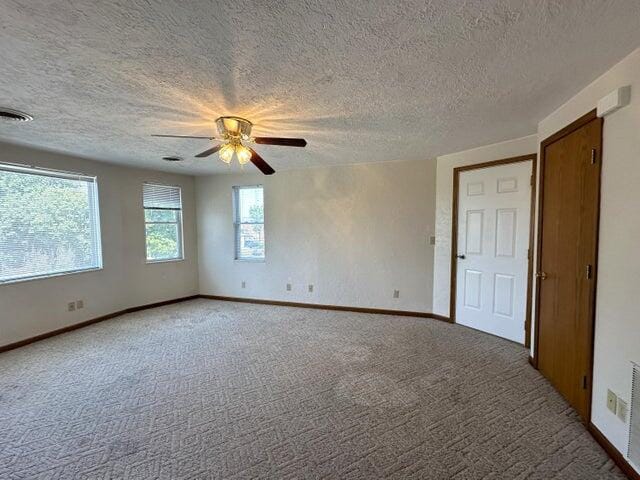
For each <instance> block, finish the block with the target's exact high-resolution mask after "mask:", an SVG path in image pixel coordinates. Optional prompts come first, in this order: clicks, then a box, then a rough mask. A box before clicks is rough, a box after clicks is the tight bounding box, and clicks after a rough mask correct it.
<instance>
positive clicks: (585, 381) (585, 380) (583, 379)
mask: <svg viewBox="0 0 640 480" xmlns="http://www.w3.org/2000/svg"><path fill="white" fill-rule="evenodd" d="M582 388H583V389H584V390H586V389H587V376H586V375H584V376H583V377H582Z"/></svg>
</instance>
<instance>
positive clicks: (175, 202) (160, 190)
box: [142, 183, 182, 210]
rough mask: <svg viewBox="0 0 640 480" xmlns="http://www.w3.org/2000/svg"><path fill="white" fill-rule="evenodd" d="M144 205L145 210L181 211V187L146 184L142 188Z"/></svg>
mask: <svg viewBox="0 0 640 480" xmlns="http://www.w3.org/2000/svg"><path fill="white" fill-rule="evenodd" d="M142 203H143V205H144V208H153V209H156V210H180V209H182V201H181V198H180V187H173V186H170V185H154V184H151V183H145V184H144V185H143V187H142Z"/></svg>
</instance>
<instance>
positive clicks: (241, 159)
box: [236, 144, 251, 165]
mask: <svg viewBox="0 0 640 480" xmlns="http://www.w3.org/2000/svg"><path fill="white" fill-rule="evenodd" d="M236 156H237V157H238V163H239V164H240V165H245V164H247V163H249V161H250V160H251V150H249V149H248V148H247V147H245V146H244V145H241V144H238V145H237V146H236Z"/></svg>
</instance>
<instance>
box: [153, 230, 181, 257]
mask: <svg viewBox="0 0 640 480" xmlns="http://www.w3.org/2000/svg"><path fill="white" fill-rule="evenodd" d="M146 234H147V260H173V259H176V258H180V257H181V252H180V230H179V225H178V224H177V223H148V224H147V225H146Z"/></svg>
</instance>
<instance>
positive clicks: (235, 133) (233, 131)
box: [152, 116, 307, 175]
mask: <svg viewBox="0 0 640 480" xmlns="http://www.w3.org/2000/svg"><path fill="white" fill-rule="evenodd" d="M216 126H217V127H218V133H219V134H220V138H216V137H199V136H193V135H152V137H169V138H202V139H206V140H219V141H220V142H222V143H220V144H219V145H215V146H214V147H211V148H209V149H208V150H205V151H204V152H202V153H199V154H198V155H196V157H197V158H204V157H208V156H209V155H213V154H214V153H216V152H218V155H219V156H220V160H222V161H223V162H224V163H227V164H229V163H231V160H233V156H234V154H235V156H236V157H237V158H238V163H239V164H240V165H244V164H246V163H249V162H251V163H253V164H254V165H255V166H256V167H258V169H259V170H260V171H261V172H262V173H264V174H265V175H272V174H274V173H275V172H276V171H275V170H274V169H273V168H272V167H271V165H269V164H268V163H267V162H265V161H264V159H263V158H262V157H261V156H260V155H258V153H257V152H256V151H255V150H254V149H252V148H251V147H248V146H246V145H245V143H257V144H260V145H279V146H282V147H305V146H306V145H307V141H306V140H305V139H303V138H280V137H252V136H251V127H252V126H253V124H252V123H251V122H250V121H249V120H246V119H244V118H240V117H230V116H227V117H220V118H218V119H217V120H216Z"/></svg>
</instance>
